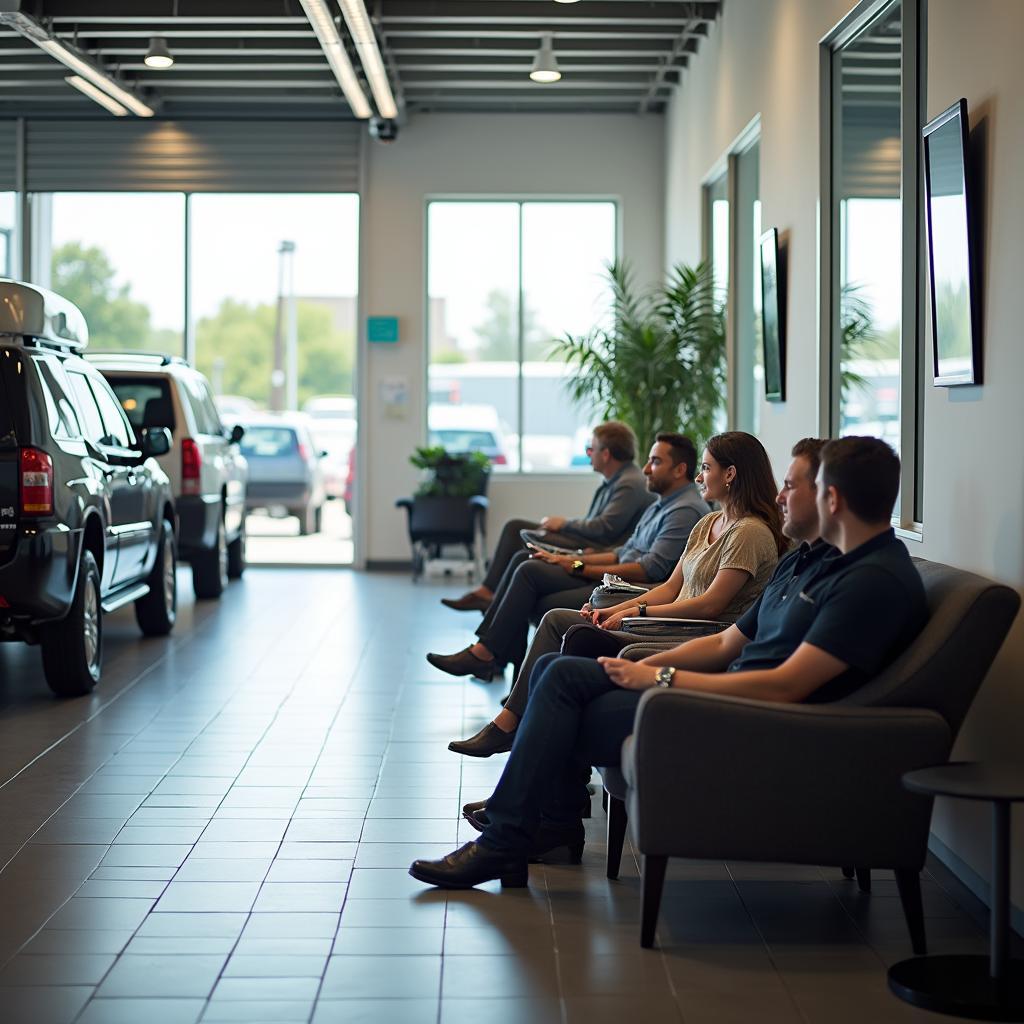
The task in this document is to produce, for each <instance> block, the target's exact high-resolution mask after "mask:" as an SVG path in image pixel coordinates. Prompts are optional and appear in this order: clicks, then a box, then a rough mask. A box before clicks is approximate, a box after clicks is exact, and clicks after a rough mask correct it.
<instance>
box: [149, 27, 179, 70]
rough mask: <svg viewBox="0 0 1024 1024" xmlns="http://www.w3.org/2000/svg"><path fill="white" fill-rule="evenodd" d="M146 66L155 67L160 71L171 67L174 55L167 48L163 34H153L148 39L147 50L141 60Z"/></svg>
mask: <svg viewBox="0 0 1024 1024" xmlns="http://www.w3.org/2000/svg"><path fill="white" fill-rule="evenodd" d="M143 63H145V65H146V67H147V68H156V69H158V70H160V71H163V70H165V69H166V68H169V67H171V66H172V65H173V64H174V57H173V56H172V55H171V51H170V50H168V49H167V40H166V39H164V37H163V36H153V38H152V39H150V41H149V52H148V53H147V54H146V56H145V59H144V61H143Z"/></svg>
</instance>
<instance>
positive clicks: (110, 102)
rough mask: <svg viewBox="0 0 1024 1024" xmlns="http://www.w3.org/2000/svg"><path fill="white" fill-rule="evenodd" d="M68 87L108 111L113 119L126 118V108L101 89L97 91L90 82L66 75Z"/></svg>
mask: <svg viewBox="0 0 1024 1024" xmlns="http://www.w3.org/2000/svg"><path fill="white" fill-rule="evenodd" d="M64 81H65V82H67V83H68V85H70V86H72V87H73V88H75V89H77V90H78V91H79V92H80V93H83V94H84V95H86V96H88V97H89V99H91V100H93V101H94V102H96V103H98V104H99V105H100V106H101V107H104V108H105V109H107V110H109V111H110V112H111V113H112V114H113V115H114V117H127V116H128V108H127V107H123V106H121V104H120V103H118V102H117V100H115V99H114V98H113V97H112V96H108V95H107V94H106V93H105V92H103V90H102V89H97V88H96V86H95V85H93V84H92V82H87V81H86V80H85V79H84V78H82V77H81V76H80V75H68V77H67V78H65V79H64Z"/></svg>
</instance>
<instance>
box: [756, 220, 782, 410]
mask: <svg viewBox="0 0 1024 1024" xmlns="http://www.w3.org/2000/svg"><path fill="white" fill-rule="evenodd" d="M783 270H784V267H783V263H782V260H781V258H780V253H779V232H778V229H777V228H769V229H768V230H767V231H766V232H765V233H764V234H763V235H762V236H761V341H762V344H763V345H764V397H765V398H766V399H767V400H768V401H769V402H784V401H785V400H786V308H785V297H786V289H785V281H784V274H783Z"/></svg>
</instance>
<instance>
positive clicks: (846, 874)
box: [842, 867, 857, 878]
mask: <svg viewBox="0 0 1024 1024" xmlns="http://www.w3.org/2000/svg"><path fill="white" fill-rule="evenodd" d="M842 871H843V878H853V876H854V875H855V874H856V873H857V869H856V868H851V867H844V868H843V869H842Z"/></svg>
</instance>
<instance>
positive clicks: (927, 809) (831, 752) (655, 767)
mask: <svg viewBox="0 0 1024 1024" xmlns="http://www.w3.org/2000/svg"><path fill="white" fill-rule="evenodd" d="M915 561H916V564H917V567H918V569H919V571H920V573H921V576H922V579H923V580H924V585H925V590H926V592H927V597H928V605H929V611H930V618H929V621H928V623H927V625H926V626H925V628H924V630H923V631H922V632H921V635H920V636H919V637H918V638H917V640H916V641H915V642H914V643H913V644H912V645H911V646H910V647H909V648H908V649H907V650H906V651H905V652H904V653H903V655H901V656H900V657H899V658H898V659H897V660H896V661H894V662H893V663H892V664H891V665H889V666H888V668H886V669H885V671H883V672H882V673H881V674H880V675H879V676H878V677H876V678H875V679H873V680H872V681H870V682H869V683H867V684H866V685H865V686H863V687H861V689H859V690H858V691H857V692H856V693H855V694H853V695H851V696H850V697H847V698H845V699H844V700H842V701H838V702H836V703H833V704H816V705H810V704H776V703H767V702H761V701H752V700H743V699H737V698H730V697H716V696H711V695H707V694H697V693H687V692H685V691H680V690H676V691H672V690H652V691H649V692H648V693H645V694H644V696H643V697H642V699H641V701H640V705H639V707H638V709H637V715H636V726H635V730H634V733H633V735H632V736H631V737H630V738H629V739H627V740H626V742H625V744H624V745H623V750H622V766H621V770H620V769H618V768H610V769H608V768H606V769H602V775H603V776H604V782H605V788H606V789H607V791H608V794H609V799H608V876H609V877H610V878H615V877H617V876H618V869H619V860H620V858H621V853H622V843H623V839H624V835H625V830H626V825H627V822H626V818H627V815H628V821H629V826H630V828H631V831H632V835H633V839H634V842H635V847H636V850H637V851H638V852H639V853H640V855H641V858H642V875H643V883H642V888H643V910H642V923H641V938H640V943H641V945H642V946H651V945H652V944H653V942H654V931H655V926H656V924H657V917H658V908H659V905H660V902H661V892H662V887H663V883H664V878H665V869H666V866H667V863H668V858H669V857H694V858H714V859H725V860H757V861H779V862H787V863H796V864H834V865H837V866H839V865H849V864H856V865H857V866H858V868H859V869H870V868H873V867H876V868H892V869H893V870H894V871H895V874H896V881H897V885H898V888H899V893H900V898H901V900H902V902H903V910H904V914H905V916H906V918H907V925H908V927H909V930H910V936H911V941H912V943H913V947H914V951H915V952H916V953H923V952H924V951H925V933H924V916H923V912H922V907H921V888H920V871H921V868H922V867H923V866H924V861H925V856H926V852H927V841H928V829H929V823H930V820H931V810H932V801H931V800H930V799H928V798H927V797H923V796H919V795H916V794H912V793H909V792H908V791H907V790H905V789H904V788H903V786H902V784H901V778H902V776H903V774H904V773H905V772H907V771H910V770H911V769H914V768H920V767H924V766H927V765H933V764H941V763H944V762H945V761H946V760H947V759H948V757H949V753H950V750H951V748H952V746H953V741H954V740H955V738H956V735H957V732H958V731H959V729H960V726H961V724H962V723H963V720H964V717H965V716H966V714H967V710H968V708H969V707H970V704H971V701H972V700H973V699H974V695H975V693H976V692H977V690H978V687H979V686H980V685H981V682H982V680H983V679H984V677H985V674H986V673H987V672H988V669H989V667H990V666H991V664H992V661H993V659H994V658H995V656H996V654H997V652H998V651H999V648H1000V646H1001V645H1002V643H1003V640H1004V638H1005V637H1006V634H1007V631H1008V630H1009V628H1010V625H1011V623H1012V622H1013V619H1014V617H1015V616H1016V614H1017V610H1018V608H1019V606H1020V598H1019V596H1018V594H1017V593H1016V591H1014V590H1012V589H1010V588H1009V587H1005V586H1000V585H997V584H994V583H992V582H991V581H989V580H986V579H983V578H982V577H980V576H976V575H974V574H972V573H968V572H963V571H962V570H959V569H955V568H952V567H951V566H948V565H942V564H940V563H937V562H927V561H923V560H915Z"/></svg>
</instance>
